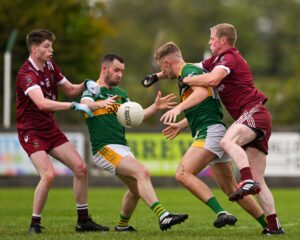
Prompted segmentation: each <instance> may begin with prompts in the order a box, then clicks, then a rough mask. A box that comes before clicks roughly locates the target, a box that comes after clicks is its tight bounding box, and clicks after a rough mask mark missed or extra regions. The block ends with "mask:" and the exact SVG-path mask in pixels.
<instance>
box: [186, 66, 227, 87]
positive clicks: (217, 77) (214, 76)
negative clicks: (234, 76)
mask: <svg viewBox="0 0 300 240" xmlns="http://www.w3.org/2000/svg"><path fill="white" fill-rule="evenodd" d="M227 75H228V72H227V71H226V70H225V69H224V68H221V67H215V68H214V69H213V70H212V71H211V72H209V73H204V74H200V75H194V76H188V77H185V78H184V79H183V83H185V84H188V85H190V86H202V87H215V86H218V85H219V83H220V82H221V81H222V79H224V78H225V77H226V76H227Z"/></svg>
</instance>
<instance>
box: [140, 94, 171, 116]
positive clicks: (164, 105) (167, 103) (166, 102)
mask: <svg viewBox="0 0 300 240" xmlns="http://www.w3.org/2000/svg"><path fill="white" fill-rule="evenodd" d="M175 98H176V96H175V95H174V94H168V95H166V96H164V97H162V96H161V92H160V91H158V92H157V96H156V99H155V102H154V103H153V104H152V105H151V106H149V107H148V108H146V109H144V119H145V118H148V117H149V116H151V115H152V114H154V113H155V112H157V111H159V110H163V109H170V108H173V107H174V106H175V105H176V104H177V103H176V102H175V101H174V100H175Z"/></svg>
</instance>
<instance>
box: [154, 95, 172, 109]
mask: <svg viewBox="0 0 300 240" xmlns="http://www.w3.org/2000/svg"><path fill="white" fill-rule="evenodd" d="M175 98H176V96H175V94H173V93H172V94H168V95H166V96H164V97H161V91H158V92H157V96H156V99H155V102H154V104H155V107H156V109H157V110H163V109H170V108H173V107H174V106H176V104H177V102H175V101H174V99H175Z"/></svg>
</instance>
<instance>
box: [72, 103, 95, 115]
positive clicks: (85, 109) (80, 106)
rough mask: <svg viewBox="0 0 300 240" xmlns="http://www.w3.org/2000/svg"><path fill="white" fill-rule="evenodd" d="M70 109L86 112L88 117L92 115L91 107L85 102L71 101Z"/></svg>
mask: <svg viewBox="0 0 300 240" xmlns="http://www.w3.org/2000/svg"><path fill="white" fill-rule="evenodd" d="M71 109H73V110H75V111H78V112H83V113H86V114H87V115H88V116H89V117H94V114H93V113H92V111H91V109H90V108H89V107H88V106H87V105H86V104H82V103H77V102H72V105H71Z"/></svg>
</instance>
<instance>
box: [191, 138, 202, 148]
mask: <svg viewBox="0 0 300 240" xmlns="http://www.w3.org/2000/svg"><path fill="white" fill-rule="evenodd" d="M204 145H205V140H203V139H202V140H196V141H194V142H193V143H192V146H193V147H201V148H204Z"/></svg>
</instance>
